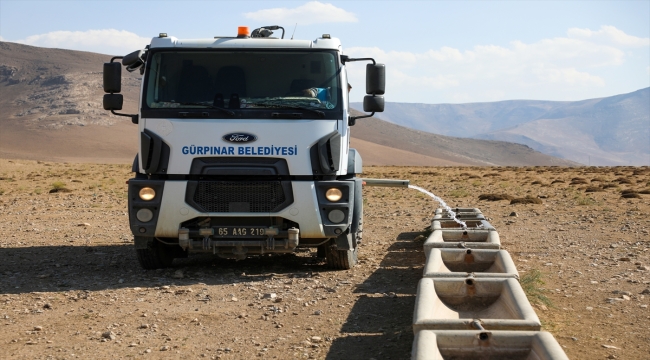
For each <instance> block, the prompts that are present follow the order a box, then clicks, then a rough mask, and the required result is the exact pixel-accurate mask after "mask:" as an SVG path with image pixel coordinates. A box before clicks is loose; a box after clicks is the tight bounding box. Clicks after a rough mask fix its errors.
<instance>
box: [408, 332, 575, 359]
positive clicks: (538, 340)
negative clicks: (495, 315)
mask: <svg viewBox="0 0 650 360" xmlns="http://www.w3.org/2000/svg"><path fill="white" fill-rule="evenodd" d="M411 359H412V360H443V359H444V360H450V359H455V360H464V359H473V360H475V359H481V360H551V359H553V360H568V359H569V358H568V357H567V356H566V354H565V353H564V351H563V350H562V348H561V347H560V344H558V342H557V341H556V340H555V338H553V335H551V334H550V333H547V332H544V331H479V330H465V331H444V330H437V331H433V330H423V331H419V332H418V333H417V334H416V335H415V340H414V341H413V348H412V352H411Z"/></svg>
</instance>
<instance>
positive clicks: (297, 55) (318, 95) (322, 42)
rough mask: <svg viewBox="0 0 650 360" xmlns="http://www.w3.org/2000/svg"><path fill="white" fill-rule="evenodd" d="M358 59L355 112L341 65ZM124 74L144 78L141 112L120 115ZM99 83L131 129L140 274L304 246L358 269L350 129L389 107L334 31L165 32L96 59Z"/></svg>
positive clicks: (358, 215) (358, 195)
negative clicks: (192, 35) (297, 36)
mask: <svg viewBox="0 0 650 360" xmlns="http://www.w3.org/2000/svg"><path fill="white" fill-rule="evenodd" d="M278 30H281V31H282V36H273V35H274V34H275V33H276V32H278ZM355 61H363V62H367V64H366V84H365V88H366V89H365V91H366V95H365V97H364V100H363V109H364V112H365V113H366V114H363V115H359V116H352V113H351V109H350V102H349V90H350V84H349V83H348V75H347V69H346V67H347V65H348V64H349V63H351V62H355ZM122 67H125V68H126V70H127V71H139V72H140V74H141V75H142V78H141V89H140V99H139V103H138V111H137V114H124V113H120V112H117V111H120V110H122V107H123V102H124V98H123V95H122V94H121V93H120V92H121V76H122ZM103 87H104V92H105V94H104V98H103V107H104V109H105V110H110V111H111V112H112V113H113V114H115V115H118V116H128V117H130V118H131V120H132V122H133V123H135V124H137V125H138V131H139V136H138V139H139V148H138V153H137V155H136V156H135V159H134V161H133V166H132V171H133V173H134V176H133V178H131V179H129V180H128V216H129V225H130V229H131V231H132V233H133V235H134V245H135V250H136V254H137V259H138V261H139V263H140V265H141V266H142V267H143V268H144V269H157V268H164V267H170V266H172V262H173V260H174V259H175V258H182V257H187V256H188V254H190V253H201V252H202V253H212V254H214V255H216V256H218V257H221V258H230V259H237V260H242V259H245V258H246V257H248V256H258V255H264V254H283V253H292V252H295V251H296V250H297V249H300V248H316V249H317V250H316V251H314V253H315V255H316V256H318V257H321V258H325V259H326V264H327V265H328V266H329V267H331V268H334V269H350V268H351V267H353V266H354V265H355V264H356V262H357V256H358V251H359V244H360V243H361V241H362V235H363V194H362V185H363V180H362V179H361V178H360V177H359V175H360V174H361V173H362V159H361V156H360V154H359V153H358V152H357V151H356V150H355V149H351V148H350V127H351V126H353V125H354V124H355V122H356V120H357V119H359V118H364V117H369V116H372V115H373V114H374V113H375V112H381V111H383V110H384V97H383V95H384V91H385V65H384V64H379V63H376V62H375V60H374V59H372V58H351V57H349V56H346V55H344V53H343V49H342V47H341V42H340V40H339V39H337V38H334V37H332V36H330V35H329V34H323V35H322V36H321V37H319V38H317V39H315V40H313V41H311V40H294V39H293V37H292V38H291V39H285V38H284V28H282V27H281V26H277V25H274V26H264V27H261V28H257V29H255V30H254V31H252V32H250V31H249V29H248V27H239V28H238V30H237V35H236V36H215V37H214V38H206V39H178V38H175V37H173V36H168V35H167V34H166V33H161V34H160V35H159V36H158V37H155V38H153V39H152V40H151V43H150V44H149V45H147V46H146V47H145V48H144V49H142V50H137V51H134V52H132V53H130V54H128V55H126V56H115V57H113V58H112V59H111V60H110V62H107V63H104V68H103ZM368 113H370V114H368Z"/></svg>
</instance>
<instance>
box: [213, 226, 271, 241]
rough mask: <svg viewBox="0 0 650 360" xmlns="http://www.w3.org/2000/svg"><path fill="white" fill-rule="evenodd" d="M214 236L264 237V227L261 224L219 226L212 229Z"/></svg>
mask: <svg viewBox="0 0 650 360" xmlns="http://www.w3.org/2000/svg"><path fill="white" fill-rule="evenodd" d="M214 236H216V237H228V238H232V237H245V238H252V237H266V227H263V226H221V227H217V228H215V229H214Z"/></svg>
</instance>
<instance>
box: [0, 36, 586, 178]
mask: <svg viewBox="0 0 650 360" xmlns="http://www.w3.org/2000/svg"><path fill="white" fill-rule="evenodd" d="M109 60H110V56H107V55H100V54H94V53H89V52H81V51H72V50H62V49H47V48H39V47H33V46H26V45H21V44H15V43H8V42H0V157H3V158H23V159H36V160H50V161H73V162H102V163H106V162H120V163H130V162H131V161H132V160H133V156H134V154H135V153H136V151H137V140H138V133H137V127H136V126H135V125H133V124H131V121H130V119H129V118H124V117H119V116H114V115H112V114H110V113H109V112H107V111H104V110H103V108H102V104H101V99H102V95H103V90H102V64H103V63H104V62H107V61H109ZM122 75H123V78H122V90H123V91H122V93H123V94H124V101H125V104H124V110H123V111H122V112H124V113H134V112H135V111H136V110H137V101H138V92H139V88H140V75H139V74H138V73H128V72H126V71H123V73H122ZM352 137H353V138H352V140H351V145H352V147H356V148H357V149H358V150H359V151H360V153H361V155H362V157H363V159H364V164H366V165H422V166H447V165H576V164H575V163H573V162H570V161H566V160H562V159H558V158H554V157H552V156H548V155H544V154H541V153H539V152H537V151H534V150H532V149H531V148H530V147H528V146H525V145H519V144H512V143H507V142H503V141H489V140H478V139H461V138H455V137H448V136H442V135H435V134H431V133H427V132H424V131H417V130H412V129H409V128H407V127H404V126H399V125H395V124H391V123H389V122H386V121H383V120H380V119H377V118H367V119H360V120H358V121H357V124H356V126H354V127H353V128H352Z"/></svg>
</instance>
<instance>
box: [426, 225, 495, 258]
mask: <svg viewBox="0 0 650 360" xmlns="http://www.w3.org/2000/svg"><path fill="white" fill-rule="evenodd" d="M468 222H471V221H468ZM434 223H436V221H434ZM433 248H470V249H499V248H501V239H500V238H499V233H498V232H496V231H492V230H489V229H467V230H463V229H454V230H441V229H434V230H433V232H432V233H431V235H429V237H428V238H427V240H426V241H425V242H424V253H425V254H427V255H428V254H429V251H430V250H431V249H433Z"/></svg>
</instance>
